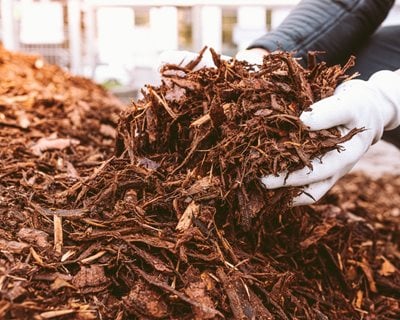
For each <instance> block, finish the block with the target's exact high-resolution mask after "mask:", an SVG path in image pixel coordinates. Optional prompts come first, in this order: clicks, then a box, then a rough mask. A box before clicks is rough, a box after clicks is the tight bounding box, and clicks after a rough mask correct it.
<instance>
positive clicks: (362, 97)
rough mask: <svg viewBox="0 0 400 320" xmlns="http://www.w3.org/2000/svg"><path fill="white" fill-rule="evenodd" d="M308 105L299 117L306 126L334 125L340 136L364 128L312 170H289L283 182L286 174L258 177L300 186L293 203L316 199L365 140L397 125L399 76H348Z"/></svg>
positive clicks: (349, 164) (386, 73)
mask: <svg viewBox="0 0 400 320" xmlns="http://www.w3.org/2000/svg"><path fill="white" fill-rule="evenodd" d="M311 108H312V110H311V111H307V112H303V113H302V114H301V116H300V119H301V120H302V121H303V123H304V124H305V125H306V126H308V127H309V128H310V129H311V130H321V129H328V128H332V127H338V128H339V130H340V131H341V133H342V134H343V135H344V134H346V133H348V132H349V130H351V129H353V128H362V127H364V128H365V129H366V130H365V131H363V132H361V133H358V134H356V135H355V136H354V137H353V138H352V139H350V140H349V141H347V142H345V143H343V144H342V146H343V147H344V151H341V152H338V151H336V150H333V151H330V152H328V153H326V154H325V155H324V156H323V157H322V159H321V161H320V160H319V159H314V160H313V161H312V166H313V169H312V170H310V169H309V168H303V169H301V170H298V171H295V172H292V173H290V174H289V176H288V178H287V179H286V181H285V177H286V175H287V172H282V173H280V174H279V175H278V176H274V175H269V176H266V177H263V178H262V182H263V183H264V184H265V186H266V187H267V188H269V189H276V188H281V187H287V186H305V188H304V193H302V194H301V195H300V196H298V197H296V198H295V199H294V201H293V205H294V206H299V205H306V204H311V203H314V202H315V201H317V200H319V199H320V198H321V197H322V196H323V195H324V194H325V193H326V192H327V191H328V190H329V189H330V188H331V187H332V186H333V185H334V184H335V182H336V181H337V180H338V179H339V178H341V177H342V176H343V175H345V174H346V173H347V172H348V171H350V169H351V168H352V167H353V166H354V165H355V164H356V163H357V161H358V160H359V159H360V158H361V157H362V156H363V154H364V153H365V152H366V151H367V150H368V148H369V147H370V146H371V144H373V143H375V142H377V141H378V140H379V139H380V138H381V137H382V134H383V131H384V130H390V129H394V128H396V127H397V126H398V125H399V124H400V74H398V73H396V72H391V71H379V72H377V73H375V74H374V75H372V76H371V78H370V79H369V80H368V81H363V80H349V81H347V82H344V83H342V84H341V85H340V86H338V87H337V89H336V90H335V93H334V95H333V96H331V97H328V98H326V99H323V100H321V101H319V102H317V103H315V104H313V105H312V106H311ZM307 194H308V195H307ZM309 195H311V197H310V196H309Z"/></svg>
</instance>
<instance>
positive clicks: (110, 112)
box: [0, 46, 123, 225]
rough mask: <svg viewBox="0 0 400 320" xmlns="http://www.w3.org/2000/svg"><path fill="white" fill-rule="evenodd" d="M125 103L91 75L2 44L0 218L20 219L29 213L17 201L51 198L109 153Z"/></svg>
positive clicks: (78, 178)
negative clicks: (81, 74) (79, 74)
mask: <svg viewBox="0 0 400 320" xmlns="http://www.w3.org/2000/svg"><path fill="white" fill-rule="evenodd" d="M122 108H123V105H122V103H121V102H119V101H118V100H117V99H116V98H115V97H112V96H111V95H110V94H108V93H107V92H106V91H105V90H104V89H102V88H101V87H100V86H98V85H95V84H94V83H92V82H91V81H90V80H88V79H85V78H82V77H75V76H71V75H70V74H68V73H67V72H65V71H64V70H62V69H61V68H60V67H58V66H55V65H50V64H48V63H45V62H44V61H43V59H42V58H41V57H38V56H28V55H24V54H19V53H12V52H9V51H7V50H5V49H4V48H3V47H1V46H0V187H1V190H0V197H3V198H0V213H1V214H2V216H1V218H0V219H1V221H3V220H5V222H4V223H6V225H7V224H8V221H7V220H8V219H10V218H12V219H16V220H15V221H21V222H25V221H26V220H27V219H28V218H29V216H30V215H31V212H29V211H26V212H21V211H20V210H16V211H15V212H14V210H12V209H11V208H12V207H13V206H14V205H17V206H18V205H20V204H21V203H24V204H25V205H26V204H27V203H29V202H31V201H39V202H40V201H44V200H46V202H51V201H52V200H53V195H54V194H57V192H59V191H63V190H66V189H67V188H68V186H71V185H73V184H74V183H76V182H77V181H79V180H81V179H82V178H84V177H86V176H88V175H90V174H91V173H92V171H93V169H94V168H95V167H96V166H98V165H99V163H101V162H102V161H103V160H105V159H107V158H109V156H110V155H112V152H113V149H114V139H115V136H116V130H115V128H116V125H117V122H118V116H119V113H120V112H121V110H122ZM24 210H28V209H27V208H24ZM15 221H14V222H15ZM9 222H10V223H12V222H11V221H9Z"/></svg>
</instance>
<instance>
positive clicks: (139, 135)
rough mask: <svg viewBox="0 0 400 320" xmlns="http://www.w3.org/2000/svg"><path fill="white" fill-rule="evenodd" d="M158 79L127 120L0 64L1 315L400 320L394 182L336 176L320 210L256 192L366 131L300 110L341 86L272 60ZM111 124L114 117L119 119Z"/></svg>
mask: <svg viewBox="0 0 400 320" xmlns="http://www.w3.org/2000/svg"><path fill="white" fill-rule="evenodd" d="M201 54H202V53H200V55H199V58H198V59H197V60H195V61H193V62H191V63H189V64H188V65H186V66H176V65H166V66H164V68H163V70H161V72H162V76H163V83H162V85H161V86H159V87H152V86H147V87H146V88H144V89H143V98H142V99H141V100H139V101H135V102H133V104H132V106H130V107H125V108H124V106H123V105H122V104H121V103H119V102H118V101H117V100H116V99H115V98H113V97H112V96H110V95H109V94H108V93H107V92H105V91H104V90H103V89H101V88H100V87H99V86H97V85H95V84H93V83H92V82H90V81H89V80H87V79H83V78H79V77H74V76H71V75H69V74H68V73H66V72H65V71H63V70H62V69H60V68H59V67H57V66H52V65H49V64H47V63H45V62H44V61H43V60H42V59H40V58H39V57H32V56H25V55H22V54H17V53H10V52H7V51H6V50H4V49H1V50H0V71H1V74H2V76H1V78H0V83H1V92H0V145H1V149H0V156H1V157H0V250H1V251H0V271H1V272H0V297H1V302H0V317H1V318H5V319H222V318H225V319H398V318H399V317H400V295H399V292H400V271H399V270H400V249H399V243H400V231H399V226H400V209H399V208H400V196H399V195H398V192H397V190H398V188H399V187H400V178H399V177H395V176H390V177H383V178H381V179H378V180H372V179H370V178H367V177H366V176H363V175H348V176H347V177H345V178H344V179H343V180H341V181H340V182H339V183H338V184H337V185H336V186H335V187H334V188H333V190H332V191H331V192H330V193H329V194H328V195H327V196H325V197H324V199H323V200H322V201H320V202H319V203H318V204H316V205H313V206H304V207H300V208H292V207H291V201H292V199H293V197H294V196H296V195H299V194H300V193H301V192H303V191H302V189H301V188H283V189H281V190H276V191H271V190H267V189H266V188H265V187H264V186H263V185H262V183H261V182H260V177H262V176H264V175H267V174H277V173H278V172H281V171H287V172H289V173H290V172H292V171H294V170H297V169H299V168H302V167H305V166H308V167H310V169H312V168H311V162H310V159H312V158H315V157H320V158H321V159H322V161H323V154H324V153H326V152H327V151H330V150H335V149H336V150H338V151H340V150H341V147H340V144H341V143H343V142H344V141H346V140H348V139H351V137H352V136H353V135H355V134H357V133H359V132H360V131H362V130H363V128H354V130H353V131H351V132H350V133H349V134H348V135H346V136H344V137H342V136H341V135H340V132H339V131H338V130H337V129H331V130H322V131H318V132H310V131H309V130H308V129H307V128H306V127H305V126H304V125H303V124H302V123H301V121H300V120H299V115H300V114H301V112H302V111H304V110H307V109H308V108H309V107H310V105H311V104H312V103H313V102H315V101H318V100H320V99H322V98H324V97H327V96H329V95H332V94H333V91H334V89H335V87H336V86H337V85H338V84H339V83H340V82H342V81H345V80H346V79H348V78H349V76H347V75H346V70H347V69H348V68H349V67H350V66H351V65H352V64H353V60H350V61H349V63H348V64H347V65H346V66H344V67H340V66H332V67H328V66H326V65H325V64H324V63H318V64H317V63H316V62H315V61H316V60H315V53H310V57H309V65H308V67H307V68H303V67H301V66H300V65H299V64H298V62H297V61H296V59H294V58H293V57H292V56H291V54H290V53H285V52H275V53H272V54H270V55H269V56H267V57H266V58H265V59H264V62H263V65H261V66H254V65H249V64H247V63H245V62H240V61H234V60H231V61H223V60H220V58H219V56H218V55H216V54H215V53H214V52H213V58H214V62H215V65H216V68H201V69H199V70H196V71H194V68H195V66H196V64H197V63H198V62H199V60H200V58H201ZM121 110H123V111H122V113H121V115H120V117H118V115H119V113H120V111H121Z"/></svg>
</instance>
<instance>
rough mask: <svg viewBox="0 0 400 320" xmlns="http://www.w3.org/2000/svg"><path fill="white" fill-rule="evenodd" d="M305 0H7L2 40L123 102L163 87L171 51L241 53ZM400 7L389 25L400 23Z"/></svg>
mask: <svg viewBox="0 0 400 320" xmlns="http://www.w3.org/2000/svg"><path fill="white" fill-rule="evenodd" d="M298 2H299V1H298V0H259V1H252V0H247V1H246V0H242V1H238V0H203V1H196V0H185V1H180V0H176V1H173V0H112V1H107V0H69V1H66V0H64V1H49V0H41V1H33V0H0V4H1V6H0V41H1V42H2V43H3V45H4V46H5V47H6V48H7V49H10V50H14V51H21V52H27V53H35V54H40V55H42V56H44V58H45V59H46V60H47V61H48V62H50V63H55V64H58V65H60V66H62V67H64V68H66V69H68V70H69V71H70V72H72V73H73V74H78V75H83V76H86V77H89V78H91V79H93V80H94V81H95V82H97V83H99V84H102V85H103V86H105V87H106V88H107V89H110V90H111V91H113V92H114V93H115V94H116V95H117V96H119V97H120V98H121V99H122V100H127V99H129V98H132V97H135V96H136V94H137V92H138V90H139V89H140V88H141V87H143V85H144V84H146V83H156V81H157V68H156V67H157V64H158V56H159V54H160V53H161V52H162V51H164V50H174V49H179V50H190V51H199V50H200V49H201V48H202V47H203V46H205V45H207V46H210V47H213V48H214V49H215V50H216V51H218V52H221V53H223V54H226V55H234V54H235V53H236V52H237V51H238V50H239V49H242V48H245V47H246V46H247V45H248V44H249V43H250V42H251V41H252V40H253V39H255V38H257V37H259V36H261V35H262V34H264V33H266V32H268V31H270V30H272V29H273V28H275V27H276V26H277V25H278V24H279V23H280V22H281V21H282V20H283V19H284V18H285V17H286V16H287V14H288V13H289V12H290V10H291V9H292V8H293V7H294V6H295V5H296V4H297V3H298ZM399 4H400V1H397V4H396V8H394V10H392V11H391V13H390V16H389V17H388V18H387V20H386V21H385V24H386V25H388V24H394V23H400V6H399Z"/></svg>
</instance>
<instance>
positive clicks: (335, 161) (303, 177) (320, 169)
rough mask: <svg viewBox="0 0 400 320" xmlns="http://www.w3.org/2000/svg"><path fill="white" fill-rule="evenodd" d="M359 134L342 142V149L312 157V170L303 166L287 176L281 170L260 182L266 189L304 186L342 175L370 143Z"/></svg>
mask: <svg viewBox="0 0 400 320" xmlns="http://www.w3.org/2000/svg"><path fill="white" fill-rule="evenodd" d="M361 135H362V134H360V136H357V135H356V136H354V137H353V138H352V139H351V140H349V141H346V142H345V143H343V144H342V146H343V147H344V148H345V150H344V151H341V152H338V151H336V150H332V151H329V152H327V153H326V154H325V155H324V156H323V157H322V159H321V160H320V159H313V160H312V161H311V164H312V166H313V169H312V170H311V169H310V168H308V167H305V168H303V169H300V170H297V171H294V172H292V173H290V174H289V175H288V176H287V172H281V173H279V174H278V176H274V175H268V176H265V177H262V178H261V182H262V183H263V184H264V185H265V186H266V188H267V189H277V188H281V187H288V186H293V187H299V186H305V185H308V184H312V183H316V182H319V181H322V180H325V179H328V178H330V177H333V176H342V175H344V174H345V173H347V172H348V171H349V170H350V169H351V168H352V167H353V166H354V165H355V163H356V162H357V161H358V160H359V159H360V158H361V156H362V155H363V154H364V153H365V151H366V150H367V149H368V146H369V145H370V138H368V141H364V140H365V139H364V137H362V136H361ZM285 178H286V180H285Z"/></svg>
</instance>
